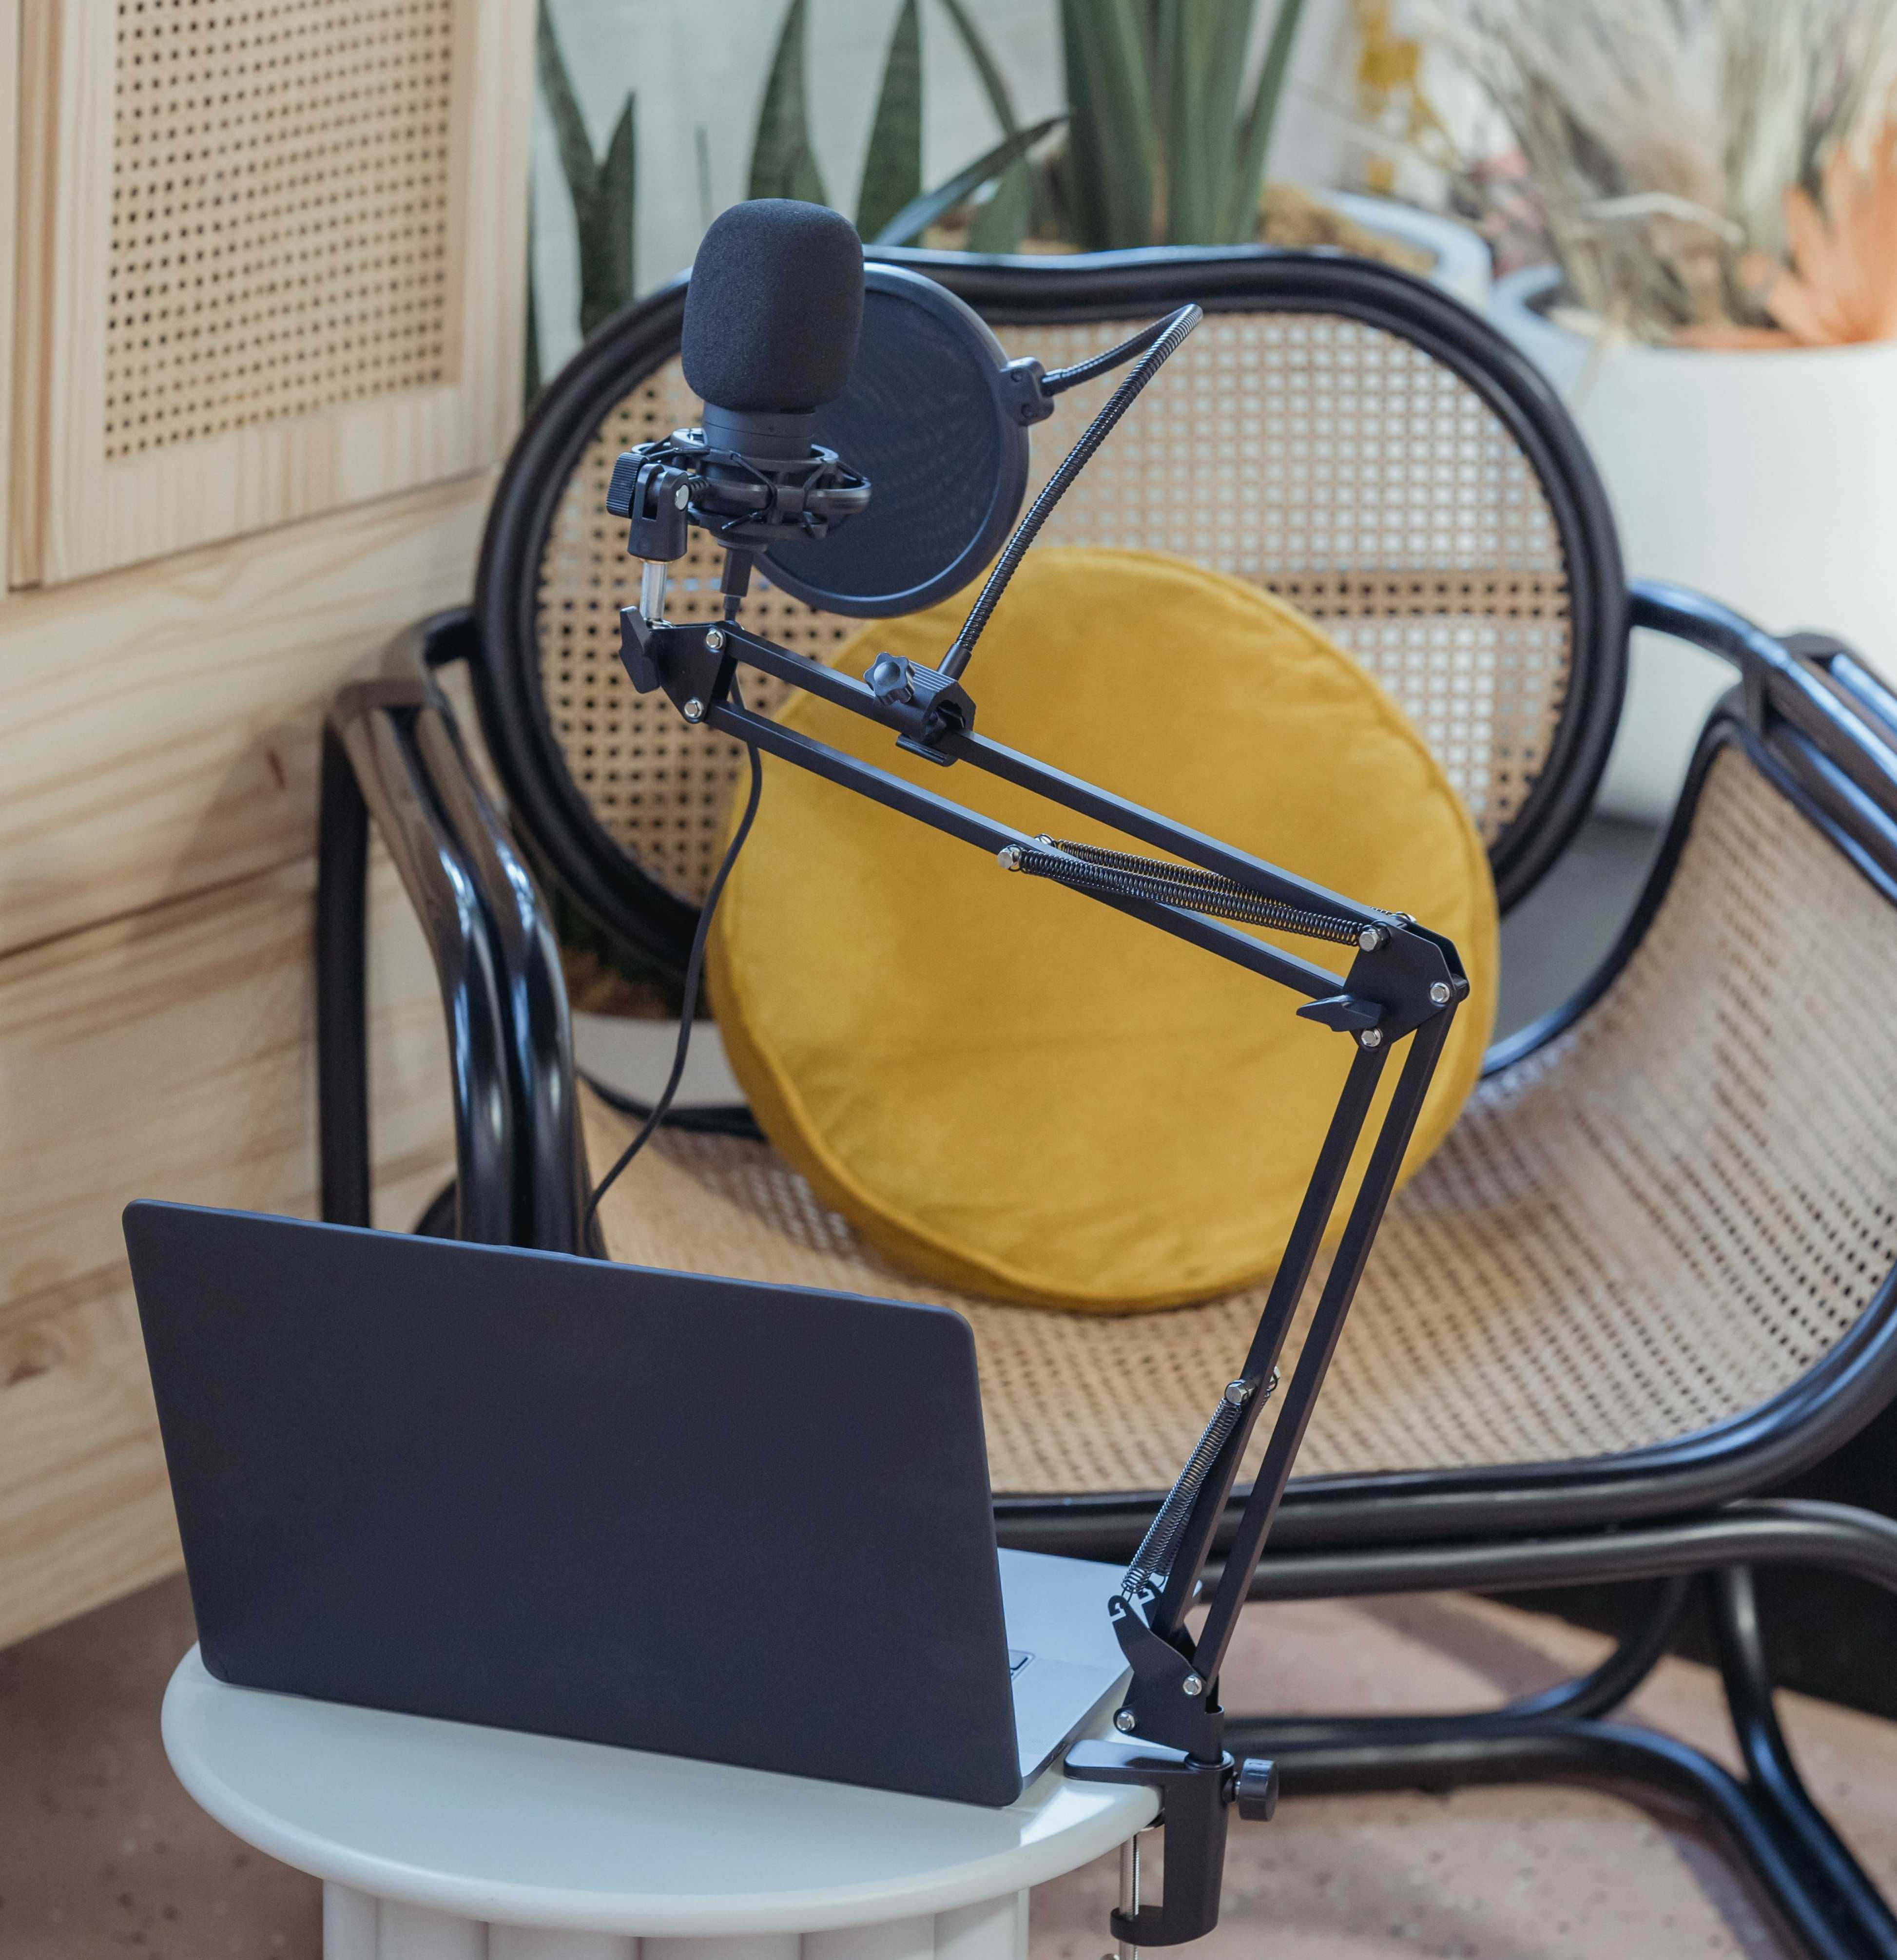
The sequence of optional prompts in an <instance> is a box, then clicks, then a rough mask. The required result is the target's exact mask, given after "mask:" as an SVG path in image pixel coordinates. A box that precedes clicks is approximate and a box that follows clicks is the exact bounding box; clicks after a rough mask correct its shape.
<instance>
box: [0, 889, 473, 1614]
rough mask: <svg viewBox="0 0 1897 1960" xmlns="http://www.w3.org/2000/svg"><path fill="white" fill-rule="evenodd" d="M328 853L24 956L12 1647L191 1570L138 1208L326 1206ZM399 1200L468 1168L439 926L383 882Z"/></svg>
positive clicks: (5, 1125)
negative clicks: (319, 1193) (144, 1301)
mask: <svg viewBox="0 0 1897 1960" xmlns="http://www.w3.org/2000/svg"><path fill="white" fill-rule="evenodd" d="M313 892H314V870H313V867H312V866H311V865H310V864H309V863H308V862H307V861H304V862H302V863H299V864H294V865H291V866H288V867H284V868H282V869H280V870H275V871H272V872H269V873H265V874H264V875H263V876H261V877H255V878H251V879H247V880H243V881H242V882H240V883H238V884H237V885H236V886H232V887H231V888H229V889H225V890H223V891H221V892H218V893H211V894H207V895H205V896H200V897H198V898H194V899H186V900H184V901H183V902H180V903H177V904H174V905H166V906H163V907H161V908H158V909H156V910H154V911H151V912H145V913H143V914H141V915H138V917H136V918H132V919H128V920H122V921H116V922H115V923H113V924H109V925H105V926H101V927H98V928H94V929H93V930H91V931H86V932H82V933H78V934H73V935H72V936H70V937H67V938H65V939H62V940H59V941H58V942H56V943H54V944H52V945H49V946H46V947H37V948H35V949H33V950H30V951H28V952H25V953H16V954H14V956H11V958H9V959H5V960H4V961H0V1646H4V1645H5V1644H7V1643H8V1642H10V1641H11V1640H16V1639H19V1638H21V1637H24V1635H25V1634H28V1633H30V1632H32V1631H34V1630H36V1629H37V1628H40V1627H43V1626H47V1625H50V1624H53V1623H54V1622H56V1621H59V1620H60V1619H62V1618H65V1617H67V1616H68V1615H71V1614H73V1613H76V1612H82V1611H84V1610H85V1609H86V1608H88V1607H90V1606H93V1605H98V1604H100V1603H102V1602H103V1601H105V1600H107V1599H111V1598H113V1597H116V1596H118V1595H119V1594H120V1593H124V1592H126V1591H128V1590H129V1589H132V1587H134V1586H138V1585H142V1584H145V1583H148V1581H150V1580H153V1579H156V1578H158V1577H161V1576H162V1575H163V1574H164V1573H167V1572H169V1571H171V1570H174V1569H175V1568H176V1567H177V1561H178V1552H177V1538H176V1533H175V1528H174V1526H173V1521H172V1516H171V1507H170V1498H169V1496H168V1494H167V1489H166V1485H165V1480H164V1462H163V1458H162V1455H161V1451H160V1449H159V1445H158V1433H157V1429H156V1426H155V1421H154V1416H153V1413H152V1408H151V1390H150V1386H149V1383H148V1379H147V1376H146V1373H145V1358H144V1350H143V1347H142V1343H141V1341H140V1340H139V1337H138V1319H137V1315H136V1313H135V1309H134V1307H133V1304H132V1297H131V1293H130V1289H129V1284H128V1282H127V1281H126V1274H125V1268H124V1258H123V1242H122V1240H121V1238H120V1233H119V1214H120V1212H121V1211H122V1210H123V1207H124V1205H125V1204H126V1202H127V1201H129V1199H131V1198H135V1197H145V1198H176V1199H181V1200H186V1201H193V1202H197V1203H205V1204H223V1205H231V1206H237V1207H241V1208H247V1209H250V1210H256V1211H278V1212H288V1213H294V1214H301V1215H304V1216H310V1215H314V1210H315V1205H316V1151H315V1141H314V1137H315V1133H314V1106H315V1087H314V1066H313V1051H312V1047H311V1042H310V1031H311V1027H312V1023H313V1015H314V1002H313V997H312V986H311V978H310V921H311V899H312V894H313ZM371 905H372V912H371V917H372V921H373V925H372V931H371V1014H372V1020H373V1028H372V1043H373V1055H374V1060H373V1081H374V1126H375V1127H374V1138H375V1147H376V1160H377V1222H378V1223H381V1224H384V1225H387V1226H392V1227H408V1226H409V1225H411V1224H412V1223H413V1222H414V1220H415V1217H416V1216H417V1214H419V1211H420V1210H421V1208H422V1205H423V1204H425V1201H427V1199H428V1198H430V1197H431V1196H432V1195H433V1194H434V1192H435V1191H436V1190H437V1189H438V1188H439V1187H440V1185H441V1182H443V1180H444V1179H445V1178H446V1177H447V1176H448V1175H449V1174H450V1169H451V1165H452V1160H453V1144H452V1125H451V1120H450V1112H449V1105H448V1101H447V1052H446V1045H445V1042H444V1036H443V1033H442V1026H441V1011H440V1007H439V1004H438V997H437V994H436V991H435V985H434V975H433V972H432V969H431V966H430V963H429V960H428V953H427V950H426V948H425V945H424V943H423V941H422V935H421V932H420V930H419V927H418V926H417V925H416V924H415V921H414V919H413V918H412V915H411V914H410V913H409V909H408V907H407V904H406V899H404V898H403V895H402V893H401V892H400V890H399V886H397V884H396V880H395V878H394V876H393V873H392V872H391V871H390V870H389V869H388V867H387V865H386V864H378V866H377V869H376V871H375V873H374V880H373V883H372V899H371Z"/></svg>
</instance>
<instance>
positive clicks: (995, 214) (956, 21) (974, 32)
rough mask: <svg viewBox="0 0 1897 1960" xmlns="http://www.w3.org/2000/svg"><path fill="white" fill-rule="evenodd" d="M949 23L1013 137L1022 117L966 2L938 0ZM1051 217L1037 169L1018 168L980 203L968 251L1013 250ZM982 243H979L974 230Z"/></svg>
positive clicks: (998, 118) (991, 104) (1003, 127)
mask: <svg viewBox="0 0 1897 1960" xmlns="http://www.w3.org/2000/svg"><path fill="white" fill-rule="evenodd" d="M942 5H943V7H944V10H945V11H947V14H948V17H949V20H950V24H952V25H953V27H954V29H955V31H956V34H957V35H958V36H960V39H961V43H962V46H963V47H964V48H965V49H966V50H967V52H968V58H969V60H970V61H971V62H973V63H974V65H975V72H976V75H979V77H980V78H981V83H982V89H983V91H984V92H985V94H986V95H987V97H988V107H989V108H991V110H994V112H995V121H996V122H998V123H999V124H1000V125H1001V134H1002V135H1004V136H1012V135H1014V134H1015V133H1016V132H1017V131H1018V130H1019V129H1020V126H1021V119H1020V116H1018V115H1017V114H1016V113H1015V109H1014V97H1013V96H1012V95H1011V94H1010V93H1009V92H1008V86H1007V77H1006V76H1005V75H1003V74H1002V72H1001V63H1000V62H998V61H997V60H996V59H995V54H994V51H993V49H991V48H990V47H989V46H988V43H987V42H986V41H985V40H984V39H983V38H982V33H981V30H980V29H979V27H976V24H975V21H974V18H973V16H972V15H971V14H969V11H968V8H967V7H966V5H965V4H964V0H942ZM1017 203H1019V204H1020V205H1021V207H1022V208H1021V214H1020V223H1019V224H1018V225H1017V224H1016V222H1015V219H1014V208H1015V206H1016V205H1017ZM1051 216H1052V212H1051V211H1050V209H1049V204H1048V199H1046V196H1044V194H1043V191H1042V180H1041V173H1040V172H1039V171H1038V170H1036V168H1035V167H1034V166H1033V164H1028V163H1024V164H1022V165H1021V166H1020V177H1019V179H1018V180H1017V182H1016V183H1014V184H1012V185H1010V184H1007V183H1005V182H1004V183H1003V184H1002V185H1000V186H997V187H996V189H995V196H994V197H993V198H991V199H989V200H988V202H987V203H986V204H985V205H983V206H982V209H981V212H980V213H979V215H978V216H977V217H976V221H975V231H974V232H972V233H971V234H969V250H970V251H971V252H1012V251H1013V250H1014V248H1015V247H1017V245H1019V244H1020V242H1021V240H1022V239H1023V237H1025V236H1026V234H1027V233H1028V231H1030V229H1032V228H1033V225H1034V224H1035V223H1036V221H1037V220H1039V219H1042V218H1049V217H1051ZM976 234H981V236H982V237H983V239H984V240H985V242H984V243H980V244H977V243H976Z"/></svg>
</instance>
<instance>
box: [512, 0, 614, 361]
mask: <svg viewBox="0 0 1897 1960" xmlns="http://www.w3.org/2000/svg"><path fill="white" fill-rule="evenodd" d="M535 56H536V65H537V66H538V68H539V78H540V94H541V97H542V99H543V100H544V101H545V102H546V106H547V113H548V114H549V116H551V117H552V122H553V132H554V136H555V140H556V142H557V143H558V145H559V153H560V174H561V175H562V177H564V178H565V180H566V190H567V197H568V201H569V202H571V205H572V206H573V227H574V231H575V235H576V237H577V238H578V243H579V257H580V332H581V335H582V336H585V335H587V334H590V333H591V332H592V331H593V329H594V328H595V327H596V326H598V325H599V324H600V322H601V321H602V320H609V319H610V318H611V317H612V316H613V314H614V313H617V312H618V311H619V310H620V308H621V307H625V306H627V305H629V304H631V302H632V244H633V231H632V227H633V219H634V212H635V205H636V202H637V189H638V181H637V177H638V148H637V144H636V141H635V136H636V129H637V123H636V120H635V108H634V98H633V97H632V96H630V95H629V96H628V97H626V98H625V107H623V108H622V110H620V111H619V121H618V122H616V124H614V126H613V134H612V136H611V137H610V138H609V140H608V142H607V144H606V155H605V157H603V159H602V158H598V157H595V156H594V154H593V140H592V138H590V136H589V135H587V129H586V119H585V117H584V116H582V115H581V113H580V105H579V101H578V98H577V97H575V94H574V93H573V82H572V78H571V75H569V73H568V69H567V65H566V60H565V56H563V55H562V53H561V52H560V43H559V37H558V36H557V35H555V33H554V31H553V21H552V15H551V14H549V12H548V11H547V8H546V0H541V5H540V7H539V14H538V17H537V18H536V23H535ZM538 364H539V356H538V352H537V347H536V352H535V355H534V365H535V368H536V370H537V368H538Z"/></svg>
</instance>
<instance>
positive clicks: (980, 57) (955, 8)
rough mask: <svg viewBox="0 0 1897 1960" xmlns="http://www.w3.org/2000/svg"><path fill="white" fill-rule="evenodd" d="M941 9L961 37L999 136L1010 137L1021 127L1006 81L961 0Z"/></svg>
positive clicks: (949, 0)
mask: <svg viewBox="0 0 1897 1960" xmlns="http://www.w3.org/2000/svg"><path fill="white" fill-rule="evenodd" d="M942 5H943V8H944V11H946V12H947V14H948V17H949V19H950V22H951V23H952V24H953V27H954V29H955V31H956V33H957V34H958V35H959V36H960V37H961V42H962V45H963V47H965V48H966V49H967V50H968V58H969V60H970V61H971V62H973V63H974V64H975V72H976V74H977V75H979V76H980V78H981V81H982V90H983V91H984V92H985V94H986V95H987V97H988V107H989V108H991V110H994V112H995V121H996V122H998V123H1000V125H1001V134H1002V135H1004V136H1011V135H1014V132H1015V131H1016V130H1017V129H1019V128H1020V126H1021V120H1020V117H1019V116H1017V115H1016V114H1015V113H1014V97H1012V96H1011V95H1010V94H1009V93H1008V91H1007V79H1006V78H1005V77H1004V75H1002V73H1001V64H1000V63H999V62H997V61H996V60H995V56H994V54H993V52H991V49H989V47H988V43H987V42H986V41H985V40H983V39H982V35H981V30H979V28H978V27H976V24H975V22H974V19H973V18H972V16H971V15H970V14H969V11H968V9H967V8H966V6H964V5H963V0H942Z"/></svg>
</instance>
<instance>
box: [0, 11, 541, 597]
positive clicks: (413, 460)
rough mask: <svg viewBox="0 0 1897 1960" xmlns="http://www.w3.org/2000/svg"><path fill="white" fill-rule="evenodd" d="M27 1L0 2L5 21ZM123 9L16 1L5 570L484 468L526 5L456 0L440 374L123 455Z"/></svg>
mask: <svg viewBox="0 0 1897 1960" xmlns="http://www.w3.org/2000/svg"><path fill="white" fill-rule="evenodd" d="M17 4H18V0H0V23H4V21H5V15H6V13H7V11H8V10H9V9H10V8H12V7H14V6H15V5H17ZM450 19H451V28H450V31H451V35H452V40H451V47H452V57H451V59H452V61H453V64H454V65H453V71H452V81H451V89H452V110H451V114H450V132H449V134H450V163H449V182H448V208H449V220H448V223H449V236H448V246H447V282H448V285H447V350H448V352H447V379H446V380H444V381H443V382H441V383H437V384H433V385H426V386H421V387H406V388H399V389H396V390H392V391H391V392H388V393H381V394H376V395H371V396H368V397H367V398H365V399H361V400H358V401H355V402H349V403H341V404H337V405H333V406H326V407H323V408H320V409H317V410H315V411H314V412H309V413H304V414H291V415H282V416H280V417H279V418H275V419H270V420H264V421H258V422H251V423H250V424H248V425H245V426H240V427H236V428H227V429H224V430H222V431H220V432H218V433H215V434H207V435H202V436H196V437H192V438H189V439H184V440H178V441H172V442H170V443H168V444H166V445H164V446H163V447H156V448H153V449H150V450H145V451H144V452H143V453H139V454H136V455H133V456H129V457H121V458H118V459H116V460H114V459H112V458H110V457H109V456H108V453H107V450H108V441H107V431H106V396H107V336H108V322H107V307H108V299H109V294H110V278H111V261H110V253H111V245H112V218H111V214H112V208H113V186H114V142H115V137H114V129H115V113H116V89H117V79H116V78H117V50H118V33H119V8H118V7H117V6H116V5H113V0H33V4H32V5H30V6H28V7H27V8H25V9H24V14H23V21H22V24H23V28H24V32H23V35H22V39H21V61H20V64H19V68H18V73H19V75H20V78H21V82H20V87H21V111H22V120H23V127H22V130H21V153H22V158H23V170H22V182H21V187H20V188H21V197H20V206H21V211H20V225H19V247H20V250H19V261H20V271H21V282H20V292H19V295H18V301H19V306H18V311H19V314H20V342H21V344H20V346H19V348H18V358H17V360H16V364H15V386H14V431H13V440H12V444H11V450H12V457H13V510H12V516H11V524H10V527H9V530H10V534H11V535H10V549H9V566H10V574H11V583H12V584H14V585H16V586H21V585H32V584H42V583H44V584H53V583H56V582H58V581H63V580H67V579H72V578H80V577H82V576H84V575H86V574H91V573H94V572H97V571H105V570H107V569H110V568H113V567H116V566H119V565H129V564H132V563H135V562H138V561H139V560H142V559H145V558H154V557H157V556H158V555H161V554H163V553H166V552H176V551H180V550H183V549H186V548H188V547H190V546H196V545H200V544H204V543H210V542H212V541H214V540H215V539H220V538H224V537H230V536H236V535H237V534H239V533H243V532H246V531H251V530H260V529H262V528H263V527H266V526H269V525H273V524H277V523H284V522H285V521H287V520H291V519H293V518H297V517H307V516H311V515H314V514H318V513H320V512H323V511H329V510H333V509H336V508H339V506H342V505H345V504H351V503H356V502H360V501H364V500H365V499H368V498H375V497H380V496H385V495H389V494H390V493H391V492H395V491H399V490H403V489H406V488H411V487H412V486H414V485H419V484H423V483H427V482H433V481H435V480H437V479H441V478H444V477H448V476H455V475H458V474H460V473H464V472H466V471H469V470H473V469H478V468H479V467H481V466H483V465H484V464H486V463H492V462H495V461H497V460H498V459H499V458H500V457H501V455H502V454H503V453H504V451H505V449H506V447H507V444H508V441H509V440H510V439H511V435H512V434H513V431H514V428H515V425H516V423H517V419H518V415H519V410H520V394H521V382H522V362H523V352H524V327H525V317H526V315H525V309H526V284H525V282H526V251H525V240H526V230H527V177H528V145H529V136H530V123H531V114H532V103H533V49H532V38H533V8H531V7H530V6H527V5H524V4H521V0H453V13H452V15H451V17H450Z"/></svg>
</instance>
